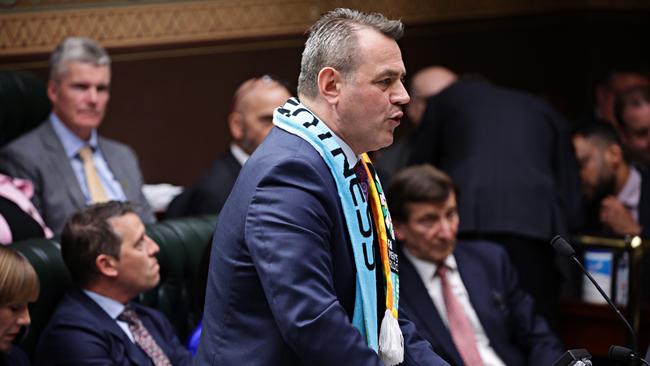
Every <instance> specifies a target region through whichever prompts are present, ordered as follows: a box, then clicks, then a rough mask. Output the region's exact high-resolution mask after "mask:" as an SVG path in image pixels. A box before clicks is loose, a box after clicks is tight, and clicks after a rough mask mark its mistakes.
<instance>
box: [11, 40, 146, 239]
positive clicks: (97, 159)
mask: <svg viewBox="0 0 650 366" xmlns="http://www.w3.org/2000/svg"><path fill="white" fill-rule="evenodd" d="M110 80H111V71H110V58H109V56H108V54H107V53H106V51H105V50H104V49H103V48H102V47H101V46H100V45H98V44H97V43H96V42H94V41H93V40H90V39H87V38H81V37H71V38H66V39H65V40H64V41H63V42H62V43H61V44H59V45H58V46H57V48H56V49H55V50H54V52H53V53H52V55H51V57H50V80H49V82H48V87H47V94H48V97H49V98H50V100H51V101H52V113H51V114H50V117H49V118H48V120H47V121H45V122H44V123H43V124H41V125H40V126H39V127H37V128H36V129H34V130H32V131H30V132H29V133H27V134H25V135H23V136H22V137H19V138H18V139H16V140H14V141H13V142H11V143H10V144H9V145H7V146H5V147H4V148H3V149H2V150H1V151H0V171H4V172H5V173H7V174H8V175H9V176H12V177H16V178H23V179H28V180H30V181H32V183H33V184H34V196H33V197H32V201H33V203H34V205H35V206H36V208H37V209H38V210H39V212H40V213H41V216H42V217H43V219H44V220H45V223H46V224H47V226H49V227H50V228H51V229H52V230H53V231H54V232H55V233H60V232H61V229H62V228H63V225H64V224H65V221H66V220H67V218H68V217H69V216H70V215H72V214H73V213H74V212H76V211H78V210H79V209H81V208H82V207H84V206H86V205H88V204H91V203H96V202H104V201H107V200H119V201H127V200H128V201H131V202H132V203H133V204H134V207H135V209H136V210H137V212H138V215H139V216H140V217H141V219H142V220H143V221H145V222H153V221H154V216H153V213H152V211H151V208H150V207H149V204H148V203H147V200H146V198H145V197H144V195H143V193H142V184H143V179H142V173H141V172H140V168H139V166H138V161H137V158H136V156H135V154H134V152H133V150H131V148H129V147H128V146H126V145H123V144H121V143H119V142H116V141H113V140H109V139H106V138H103V137H101V136H99V135H98V134H97V128H98V127H99V125H100V124H101V122H102V120H103V118H104V113H105V111H106V106H107V104H108V99H109V94H110V93H109V88H110Z"/></svg>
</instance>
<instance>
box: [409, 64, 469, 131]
mask: <svg viewBox="0 0 650 366" xmlns="http://www.w3.org/2000/svg"><path fill="white" fill-rule="evenodd" d="M456 79H457V76H456V74H454V73H453V72H451V71H450V70H449V69H446V68H444V67H440V66H430V67H427V68H424V69H422V70H420V71H418V72H417V73H416V74H415V75H413V78H411V103H410V104H409V105H408V108H407V110H406V112H407V113H408V116H409V118H410V119H411V121H412V122H413V124H415V125H416V126H419V125H420V123H421V122H422V117H423V114H424V109H425V108H426V99H427V98H429V97H431V96H433V95H436V94H438V93H440V92H441V91H442V90H443V89H445V88H446V87H448V86H449V85H450V84H452V83H453V82H454V81H456Z"/></svg>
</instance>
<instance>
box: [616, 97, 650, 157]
mask: <svg viewBox="0 0 650 366" xmlns="http://www.w3.org/2000/svg"><path fill="white" fill-rule="evenodd" d="M615 112H616V119H617V120H618V122H619V124H618V125H619V132H620V134H621V139H622V141H623V145H624V146H625V149H626V150H627V151H628V152H629V153H630V155H631V158H632V160H633V161H635V162H636V163H637V164H639V165H643V166H645V167H648V168H650V86H643V87H635V88H631V89H628V90H626V91H624V92H622V93H620V94H619V95H618V97H617V99H616V104H615Z"/></svg>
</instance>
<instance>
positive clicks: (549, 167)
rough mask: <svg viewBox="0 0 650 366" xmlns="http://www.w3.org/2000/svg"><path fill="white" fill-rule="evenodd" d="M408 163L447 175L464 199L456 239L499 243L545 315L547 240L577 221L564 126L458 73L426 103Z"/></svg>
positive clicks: (530, 101)
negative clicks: (437, 170) (453, 79)
mask: <svg viewBox="0 0 650 366" xmlns="http://www.w3.org/2000/svg"><path fill="white" fill-rule="evenodd" d="M416 134H417V137H416V141H415V144H414V146H413V151H412V154H411V159H410V162H411V164H422V163H429V164H432V165H433V166H435V167H437V168H439V169H441V170H442V171H444V172H445V173H447V174H448V175H449V176H450V177H451V178H452V179H453V181H454V182H455V184H456V185H457V186H458V191H459V192H460V194H461V195H462V197H463V199H462V200H461V201H460V202H459V205H458V211H459V214H460V216H461V217H462V218H463V220H462V221H461V222H460V224H459V237H461V238H472V239H485V240H491V241H494V242H497V243H499V244H501V245H503V246H504V248H505V249H506V250H507V252H508V254H509V255H510V259H511V260H512V262H513V264H514V265H515V268H516V269H517V272H518V274H519V279H520V281H521V286H522V287H523V288H524V289H525V290H526V291H527V292H529V293H530V294H531V295H532V296H533V298H534V299H535V302H536V304H537V307H538V309H539V311H540V313H542V314H543V315H544V316H545V317H547V319H549V321H551V323H554V322H555V318H556V316H557V312H558V308H559V298H560V291H561V284H562V278H563V277H562V273H561V272H560V268H559V267H558V265H557V264H556V262H555V253H554V251H553V249H552V248H551V246H550V245H549V244H548V243H549V241H550V239H551V238H552V237H553V236H555V235H557V234H567V233H568V232H569V228H570V227H575V226H577V225H579V221H580V220H581V219H582V214H581V201H580V182H579V178H578V168H577V164H576V160H575V156H574V153H573V148H572V146H571V137H570V133H569V129H568V125H567V123H566V121H565V120H564V118H563V117H562V116H560V114H558V113H557V112H556V111H555V110H554V109H553V108H552V107H551V106H550V105H548V104H547V103H545V102H544V101H542V100H541V99H539V98H536V97H534V96H532V95H530V94H528V93H525V92H521V91H517V90H513V89H508V88H504V87H499V86H496V85H493V84H490V83H487V82H483V81H473V80H464V79H460V80H458V81H456V82H454V83H453V84H451V85H450V86H448V87H447V88H445V89H444V90H443V91H441V92H440V93H438V94H437V95H435V96H433V97H431V98H429V99H428V101H427V107H426V111H425V113H424V117H423V120H422V124H421V126H420V128H419V129H418V131H417V132H416Z"/></svg>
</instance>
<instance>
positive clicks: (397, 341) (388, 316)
mask: <svg viewBox="0 0 650 366" xmlns="http://www.w3.org/2000/svg"><path fill="white" fill-rule="evenodd" d="M379 357H380V358H381V360H382V361H383V362H384V364H386V366H393V365H397V364H399V363H402V362H403V361H404V336H402V330H401V329H400V327H399V323H398V322H397V319H395V317H394V316H393V313H392V312H391V311H390V310H388V309H386V312H385V313H384V319H382V321H381V329H380V331H379Z"/></svg>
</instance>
